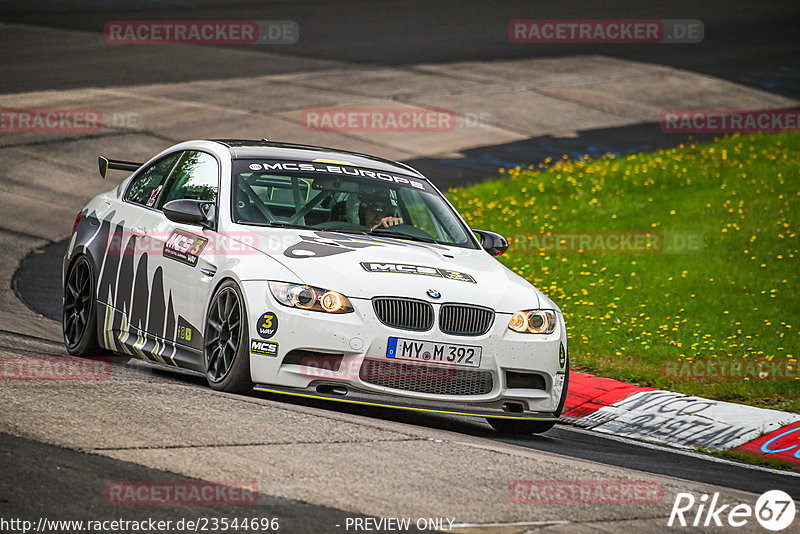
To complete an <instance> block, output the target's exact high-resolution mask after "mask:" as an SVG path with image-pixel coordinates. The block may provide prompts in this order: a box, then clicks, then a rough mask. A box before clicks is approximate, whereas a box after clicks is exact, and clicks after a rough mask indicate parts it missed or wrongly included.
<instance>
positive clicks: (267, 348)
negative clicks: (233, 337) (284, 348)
mask: <svg viewBox="0 0 800 534" xmlns="http://www.w3.org/2000/svg"><path fill="white" fill-rule="evenodd" d="M250 352H252V353H253V354H260V355H262V356H272V357H275V356H277V355H278V344H277V343H275V342H274V341H261V340H260V339H251V340H250Z"/></svg>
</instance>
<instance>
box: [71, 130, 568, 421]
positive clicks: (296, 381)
mask: <svg viewBox="0 0 800 534" xmlns="http://www.w3.org/2000/svg"><path fill="white" fill-rule="evenodd" d="M109 169H119V170H129V171H133V174H132V175H131V176H130V177H128V178H127V179H125V180H124V181H123V182H122V183H121V184H120V185H119V186H118V187H117V188H115V189H114V190H112V191H109V192H108V193H104V194H101V195H98V196H97V197H95V198H94V199H92V200H91V201H90V202H89V204H88V205H87V206H86V207H85V208H84V209H83V210H82V211H81V212H80V214H79V215H78V217H77V219H76V221H75V225H74V228H73V234H72V239H71V241H70V243H69V247H68V250H67V254H66V256H65V257H64V265H63V274H64V312H63V321H62V322H63V331H64V340H65V343H66V346H67V349H68V351H69V352H70V353H71V354H74V355H82V356H88V355H97V354H99V353H102V352H103V351H111V352H114V353H118V354H124V355H128V356H132V357H137V358H140V359H142V360H146V361H148V362H151V363H152V364H154V365H160V366H162V367H167V368H181V369H184V370H188V371H190V372H195V373H199V374H202V375H203V376H205V377H206V378H207V380H208V383H209V384H210V386H211V387H212V388H214V389H217V390H222V391H230V392H244V391H252V390H253V389H255V390H258V391H264V392H270V393H274V394H285V395H295V396H301V397H312V398H322V399H329V400H335V401H342V402H350V403H358V404H366V405H372V406H383V407H393V408H402V409H411V410H420V411H425V412H439V413H450V414H462V415H472V416H481V417H486V418H487V420H488V421H489V423H490V424H491V425H492V426H494V427H495V428H497V429H498V430H501V431H506V432H519V433H534V432H544V431H546V430H548V429H550V428H551V427H552V426H553V425H554V424H555V422H556V420H557V419H558V416H559V414H560V413H561V410H562V408H563V406H564V400H565V398H566V391H567V379H568V374H569V362H568V357H567V354H568V353H567V335H566V331H565V326H564V318H563V315H562V313H561V311H560V310H559V308H558V306H556V305H555V303H553V302H552V301H551V300H550V299H548V298H547V297H546V296H544V295H543V294H542V293H541V292H539V291H538V290H537V289H536V288H534V287H533V286H532V285H530V284H529V283H528V282H527V281H525V280H524V279H523V278H521V277H520V276H518V275H516V274H514V273H513V272H511V271H510V270H509V269H507V268H506V267H505V266H503V265H502V264H501V263H500V262H498V261H497V260H495V259H494V258H493V257H492V256H497V255H499V254H502V253H503V252H504V251H505V250H506V248H507V247H508V243H507V241H506V240H505V239H504V238H503V237H501V236H499V235H497V234H494V233H492V232H486V231H479V230H475V231H472V230H470V228H469V227H468V226H467V224H466V223H465V222H464V220H463V219H462V218H461V217H460V216H459V214H458V212H456V210H455V209H454V208H453V206H452V205H451V204H450V203H449V202H448V201H447V199H446V198H445V197H444V196H443V195H442V194H441V193H440V192H439V191H438V190H437V189H436V187H434V186H433V184H432V183H431V182H430V181H429V180H428V179H427V178H425V177H424V176H422V175H421V174H420V173H419V172H417V171H415V170H414V169H412V168H410V167H408V166H406V165H403V164H400V163H394V162H391V161H386V160H383V159H380V158H376V157H372V156H367V155H363V154H356V153H351V152H344V151H336V150H331V149H326V148H320V147H312V146H303V145H291V144H281V143H273V142H268V141H266V140H264V141H232V140H219V141H189V142H185V143H181V144H178V145H175V146H173V147H170V148H169V149H167V150H165V151H163V152H162V153H160V154H158V155H157V156H155V157H154V158H153V159H151V160H150V161H148V162H146V163H131V162H125V161H116V160H108V159H105V158H102V157H101V158H100V172H101V174H102V175H103V177H105V176H106V173H107V172H108V170H109Z"/></svg>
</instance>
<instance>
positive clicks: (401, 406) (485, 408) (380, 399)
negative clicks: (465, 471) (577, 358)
mask: <svg viewBox="0 0 800 534" xmlns="http://www.w3.org/2000/svg"><path fill="white" fill-rule="evenodd" d="M316 385H318V384H312V385H311V386H309V387H307V388H290V387H283V386H274V385H267V384H263V385H262V384H257V385H256V386H255V387H253V390H255V391H261V392H264V393H277V394H280V395H291V396H294V397H303V398H307V399H321V400H330V401H335V402H344V403H347V404H360V405H362V406H375V407H379V408H393V409H396V410H410V411H415V412H427V413H439V414H448V415H466V416H472V417H491V418H496V419H516V420H523V421H558V417H556V416H555V415H553V414H552V413H548V412H532V411H526V412H520V413H511V412H505V411H503V410H502V408H500V407H499V406H498V404H497V402H496V401H495V402H492V403H474V404H466V403H462V402H447V401H430V400H424V401H419V400H416V399H414V400H410V399H404V398H400V397H395V396H393V395H382V394H379V393H373V392H371V391H364V390H361V389H357V388H354V387H352V386H350V385H347V386H345V387H346V388H347V393H346V394H344V395H340V394H336V393H325V392H320V391H317V389H316ZM337 385H339V386H341V384H337ZM509 400H511V401H513V399H509Z"/></svg>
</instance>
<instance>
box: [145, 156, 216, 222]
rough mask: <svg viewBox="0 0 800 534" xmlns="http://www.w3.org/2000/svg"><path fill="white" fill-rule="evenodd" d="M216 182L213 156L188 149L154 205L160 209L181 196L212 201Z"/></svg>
mask: <svg viewBox="0 0 800 534" xmlns="http://www.w3.org/2000/svg"><path fill="white" fill-rule="evenodd" d="M218 182H219V165H217V160H216V159H214V156H212V155H210V154H206V153H205V152H198V151H195V150H188V151H186V152H184V153H183V156H181V159H180V161H178V164H177V165H175V170H173V171H172V174H171V175H170V176H169V179H168V180H167V183H166V185H165V186H164V190H163V191H162V192H161V197H160V198H159V199H158V205H157V206H156V207H157V208H158V209H161V208H162V207H163V206H164V204H166V203H167V202H169V201H171V200H177V199H181V198H190V199H194V200H208V201H211V202H214V201H216V200H217V187H218Z"/></svg>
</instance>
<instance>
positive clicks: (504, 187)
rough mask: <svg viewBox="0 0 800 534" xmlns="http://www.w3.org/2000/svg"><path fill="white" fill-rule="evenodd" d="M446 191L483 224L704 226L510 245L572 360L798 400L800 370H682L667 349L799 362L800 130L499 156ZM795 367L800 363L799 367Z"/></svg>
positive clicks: (705, 391) (613, 372)
mask: <svg viewBox="0 0 800 534" xmlns="http://www.w3.org/2000/svg"><path fill="white" fill-rule="evenodd" d="M500 174H501V177H500V179H498V180H495V181H489V182H484V183H481V184H479V185H476V186H472V187H469V188H464V189H453V190H451V191H450V192H449V194H448V197H449V198H450V200H451V201H452V202H453V203H454V205H455V206H456V208H458V209H459V211H460V212H461V213H462V214H464V216H465V218H466V220H467V222H468V223H469V224H470V225H471V226H472V227H473V228H479V229H487V230H493V231H496V232H498V233H501V234H503V235H506V236H511V235H513V234H514V232H520V231H529V232H533V233H536V234H538V233H540V232H548V231H550V232H563V231H589V232H593V231H647V232H664V233H668V232H696V233H700V234H702V237H703V242H704V246H703V249H702V250H701V251H700V252H694V253H680V254H664V253H644V254H642V253H639V254H631V253H626V254H610V253H588V252H583V253H551V252H549V251H545V252H543V251H540V250H538V249H537V250H533V251H532V250H527V251H526V250H519V249H518V250H513V246H512V250H510V251H509V252H507V253H506V254H505V255H503V256H501V257H500V260H501V261H502V262H503V263H505V264H506V265H507V266H508V267H509V268H511V269H512V270H514V271H515V272H517V273H519V274H520V275H522V276H523V277H525V278H526V279H528V280H529V281H530V282H532V283H533V284H534V285H535V286H536V287H538V288H539V289H540V290H542V291H543V292H544V293H545V294H546V295H548V296H549V297H551V298H552V299H553V300H555V301H556V303H557V304H558V305H559V306H560V307H561V309H562V310H563V312H564V316H565V318H566V321H567V330H568V336H569V340H570V357H571V362H572V366H573V367H572V368H573V369H574V370H579V371H585V372H591V373H596V374H599V375H602V376H605V377H609V378H615V379H618V380H624V381H628V382H634V383H639V384H646V385H652V386H655V387H658V388H663V389H670V390H673V391H679V392H682V393H686V394H693V395H700V396H704V397H711V398H714V399H719V400H726V401H731V402H739V403H745V404H751V405H754V406H762V407H768V408H774V409H779V410H786V411H791V412H795V413H800V381H799V380H797V379H794V380H785V379H784V380H775V379H772V378H766V379H763V378H758V377H753V378H750V379H745V378H729V379H727V380H696V379H695V380H685V379H681V378H679V377H675V376H674V375H673V376H668V374H667V373H665V371H664V365H665V364H666V363H667V362H678V361H694V362H697V361H703V362H708V361H712V360H717V361H718V362H719V361H736V362H743V363H747V362H756V363H758V362H764V361H770V360H774V361H782V362H789V364H790V365H795V366H796V362H797V356H798V342H797V328H798V327H800V320H798V316H799V315H800V300H798V282H800V262H798V259H800V256H799V253H798V239H799V238H798V234H800V192H798V191H800V135H798V134H754V135H747V136H738V135H734V136H732V137H730V138H725V139H722V140H718V141H717V142H715V143H713V144H707V145H696V146H695V145H691V146H685V147H684V146H681V147H680V148H676V149H670V150H664V151H659V152H654V153H643V154H637V155H631V156H626V157H612V156H607V157H604V158H600V159H588V158H587V159H586V160H578V161H570V160H566V159H562V160H559V161H557V162H555V163H551V162H546V164H543V165H542V166H540V168H536V169H533V168H532V169H527V170H526V169H501V170H500ZM795 369H796V367H795Z"/></svg>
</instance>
